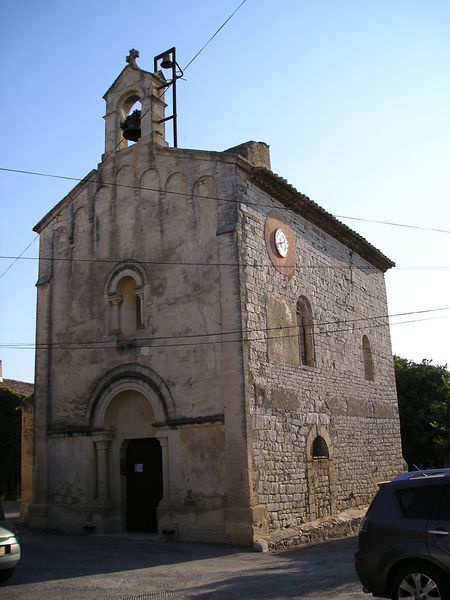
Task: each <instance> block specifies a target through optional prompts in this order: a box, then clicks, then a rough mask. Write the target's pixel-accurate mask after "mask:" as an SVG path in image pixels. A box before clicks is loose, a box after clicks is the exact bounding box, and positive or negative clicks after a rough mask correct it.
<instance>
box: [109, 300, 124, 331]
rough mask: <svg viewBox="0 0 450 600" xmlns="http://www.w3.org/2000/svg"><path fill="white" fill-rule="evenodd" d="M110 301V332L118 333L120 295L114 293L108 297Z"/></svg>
mask: <svg viewBox="0 0 450 600" xmlns="http://www.w3.org/2000/svg"><path fill="white" fill-rule="evenodd" d="M109 303H110V311H111V313H110V314H111V316H110V328H111V333H119V331H120V319H119V310H120V305H121V304H122V296H120V295H119V294H114V295H112V296H110V297H109Z"/></svg>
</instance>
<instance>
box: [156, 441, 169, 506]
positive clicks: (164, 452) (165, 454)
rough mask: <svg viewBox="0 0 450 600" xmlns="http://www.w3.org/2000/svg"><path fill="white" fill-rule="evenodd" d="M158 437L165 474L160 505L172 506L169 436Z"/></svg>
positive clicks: (163, 472) (163, 473)
mask: <svg viewBox="0 0 450 600" xmlns="http://www.w3.org/2000/svg"><path fill="white" fill-rule="evenodd" d="M156 439H157V440H158V442H159V443H160V445H161V458H162V475H163V497H162V498H161V501H160V503H159V505H160V506H170V499H171V493H170V471H169V445H168V439H167V437H160V436H159V435H156Z"/></svg>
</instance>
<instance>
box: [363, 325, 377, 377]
mask: <svg viewBox="0 0 450 600" xmlns="http://www.w3.org/2000/svg"><path fill="white" fill-rule="evenodd" d="M362 353H363V363H364V377H365V378H366V379H367V380H368V381H373V380H374V376H373V360H372V350H371V348H370V342H369V338H368V337H367V335H363V338H362Z"/></svg>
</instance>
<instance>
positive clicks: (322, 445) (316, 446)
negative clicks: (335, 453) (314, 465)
mask: <svg viewBox="0 0 450 600" xmlns="http://www.w3.org/2000/svg"><path fill="white" fill-rule="evenodd" d="M311 456H312V457H313V458H329V457H330V453H329V452H328V446H327V443H326V441H325V440H324V439H323V437H322V436H321V435H318V436H317V437H315V438H314V440H313V443H312V448H311Z"/></svg>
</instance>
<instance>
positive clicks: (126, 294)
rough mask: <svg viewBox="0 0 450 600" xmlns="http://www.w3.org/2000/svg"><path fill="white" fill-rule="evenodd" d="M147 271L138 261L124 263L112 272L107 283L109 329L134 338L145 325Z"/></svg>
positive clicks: (124, 336)
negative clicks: (145, 282)
mask: <svg viewBox="0 0 450 600" xmlns="http://www.w3.org/2000/svg"><path fill="white" fill-rule="evenodd" d="M144 281H145V272H144V271H143V269H142V267H140V266H139V265H138V264H137V263H130V262H127V263H122V264H120V265H118V266H117V267H116V268H115V269H114V270H113V272H112V274H111V276H110V278H109V280H108V283H107V294H108V300H109V331H110V333H115V334H118V335H120V336H121V337H123V338H132V337H134V336H135V335H136V331H137V330H138V329H140V328H142V327H144V325H145V319H144Z"/></svg>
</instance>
